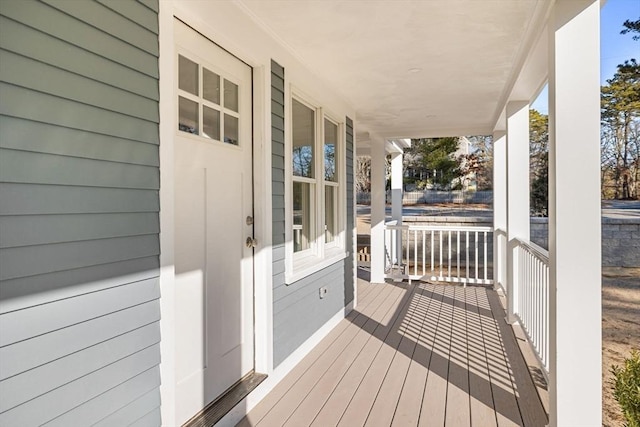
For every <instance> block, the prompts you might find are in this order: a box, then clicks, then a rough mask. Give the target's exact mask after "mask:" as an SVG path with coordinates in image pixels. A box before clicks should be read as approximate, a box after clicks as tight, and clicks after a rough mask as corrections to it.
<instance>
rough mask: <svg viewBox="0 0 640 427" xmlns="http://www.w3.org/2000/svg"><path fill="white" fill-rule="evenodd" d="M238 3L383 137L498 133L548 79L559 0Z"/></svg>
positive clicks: (362, 126) (363, 127) (360, 125)
mask: <svg viewBox="0 0 640 427" xmlns="http://www.w3.org/2000/svg"><path fill="white" fill-rule="evenodd" d="M237 4H238V5H239V6H240V7H241V8H243V9H244V10H245V11H247V12H248V14H249V15H250V16H251V17H252V19H254V21H256V22H258V23H259V25H260V26H261V27H262V28H264V29H266V30H267V31H268V32H269V33H270V34H271V35H272V36H273V37H274V38H275V39H276V40H278V41H279V42H280V43H281V44H282V45H283V46H286V47H287V48H288V50H290V51H291V52H292V53H293V54H294V55H295V56H296V57H297V58H298V59H299V60H300V61H301V62H302V63H303V64H304V65H305V66H306V67H307V68H308V69H309V70H311V71H310V72H313V73H314V74H316V76H318V77H319V78H320V79H321V80H322V81H324V82H325V83H326V84H327V85H328V86H330V87H333V88H335V90H336V91H337V92H339V93H341V94H342V95H343V96H344V98H345V99H346V101H347V102H348V103H350V104H351V106H352V107H353V108H354V109H355V110H356V112H357V116H356V122H357V129H358V131H359V132H360V133H361V134H363V133H365V132H370V133H372V134H376V135H379V136H380V137H381V138H383V139H385V140H390V139H401V138H417V137H434V136H454V135H455V136H458V135H473V134H476V135H477V134H490V133H492V132H493V131H494V130H495V129H497V128H499V126H497V125H496V124H499V123H500V122H501V121H500V117H501V115H502V114H503V109H504V106H505V104H506V103H507V102H508V101H509V100H512V99H517V100H526V101H532V100H533V99H535V96H536V95H537V94H538V93H539V91H540V89H541V88H542V86H543V85H544V82H545V80H546V70H547V67H546V63H547V53H546V52H547V51H546V49H547V47H546V30H545V25H546V21H547V19H548V16H549V13H550V10H551V6H552V4H553V0H518V1H513V0H483V1H478V0H441V1H436V0H433V1H404V0H400V1H391V0H380V1H368V2H364V1H340V0H324V1H312V0H237ZM359 148H360V145H359Z"/></svg>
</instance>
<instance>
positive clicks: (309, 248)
mask: <svg viewBox="0 0 640 427" xmlns="http://www.w3.org/2000/svg"><path fill="white" fill-rule="evenodd" d="M343 130H344V125H343V124H342V123H339V122H338V121H336V120H334V119H333V118H331V117H330V116H329V115H327V114H325V113H324V112H323V110H322V108H320V107H318V106H314V105H313V104H311V103H308V102H306V101H304V100H303V99H302V98H298V97H295V96H294V97H293V98H292V101H291V142H290V149H289V150H290V151H289V155H290V157H289V162H290V165H291V169H290V174H291V175H290V176H291V186H290V195H289V197H288V198H289V202H290V205H291V210H290V215H289V220H288V227H289V236H290V250H289V255H290V257H291V262H289V263H288V276H289V280H288V282H292V281H294V280H297V279H299V278H301V277H304V275H307V274H311V273H313V271H317V270H319V269H321V268H324V267H325V266H327V265H328V264H330V263H332V262H336V261H337V260H338V259H340V258H344V256H345V250H344V224H345V219H344V218H343V216H344V215H343V212H342V211H343V210H344V202H343V199H344V195H342V192H343V187H344V184H343V183H344V177H343V170H342V169H343V168H342V164H343V159H342V156H343V153H342V150H343V147H344V144H343V142H342V140H343V136H342V133H343Z"/></svg>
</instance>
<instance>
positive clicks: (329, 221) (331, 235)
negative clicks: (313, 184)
mask: <svg viewBox="0 0 640 427" xmlns="http://www.w3.org/2000/svg"><path fill="white" fill-rule="evenodd" d="M337 189H338V188H337V187H334V186H332V185H327V186H325V187H324V239H325V240H324V241H325V242H326V243H329V242H333V241H334V240H335V239H336V233H337V231H338V230H337V227H336V195H337V191H336V190H337Z"/></svg>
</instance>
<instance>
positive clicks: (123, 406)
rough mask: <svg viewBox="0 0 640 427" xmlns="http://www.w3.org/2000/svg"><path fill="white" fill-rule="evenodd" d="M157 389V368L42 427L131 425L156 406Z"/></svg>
mask: <svg viewBox="0 0 640 427" xmlns="http://www.w3.org/2000/svg"><path fill="white" fill-rule="evenodd" d="M159 386H160V373H159V372H158V368H157V367H154V368H151V369H149V370H147V371H144V372H143V373H141V374H139V375H137V376H135V377H133V378H131V379H130V380H128V381H126V382H124V383H122V384H120V385H117V386H116V387H114V388H112V389H110V390H107V391H106V392H104V393H103V394H101V395H99V396H97V397H95V398H93V399H91V400H89V401H87V402H85V403H84V404H82V405H80V406H79V407H77V408H75V409H74V410H73V411H70V412H67V413H65V414H62V415H60V416H59V417H56V418H54V419H53V420H51V421H49V422H48V423H46V424H44V425H45V426H47V427H67V426H75V425H95V426H104V427H114V426H128V425H131V424H133V423H134V422H135V421H137V420H139V419H140V418H142V417H144V416H145V415H146V414H148V413H149V411H153V410H154V409H156V408H158V407H159V406H160V391H159V390H158V387H159ZM141 414H144V415H141ZM159 425H160V422H159V421H158V422H157V423H155V426H159Z"/></svg>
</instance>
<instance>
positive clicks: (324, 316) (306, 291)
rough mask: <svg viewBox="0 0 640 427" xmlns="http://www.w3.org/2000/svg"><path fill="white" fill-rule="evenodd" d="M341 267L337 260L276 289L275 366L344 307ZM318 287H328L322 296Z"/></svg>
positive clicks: (274, 317)
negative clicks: (321, 296) (322, 296)
mask: <svg viewBox="0 0 640 427" xmlns="http://www.w3.org/2000/svg"><path fill="white" fill-rule="evenodd" d="M344 268H345V264H344V262H343V261H340V262H338V263H336V264H334V265H332V266H330V267H327V269H325V270H321V271H319V272H317V273H314V274H312V275H310V276H307V277H305V278H304V279H302V280H300V281H299V282H295V283H292V284H290V285H288V286H281V287H279V288H278V291H279V292H277V296H278V300H276V295H274V312H273V341H274V355H273V359H274V365H275V366H277V365H279V364H280V363H282V362H283V361H284V360H285V359H286V358H287V357H288V356H289V355H291V353H293V352H294V351H295V350H296V349H297V348H298V347H300V345H301V344H302V343H304V342H305V341H306V340H307V339H308V338H309V337H311V335H313V334H314V333H315V332H316V331H317V330H318V329H319V328H320V327H322V325H324V324H325V323H326V322H327V321H329V320H330V319H331V317H333V316H334V315H335V314H336V313H337V312H338V311H339V310H340V309H341V308H343V307H344V289H345V288H344ZM320 287H326V288H327V294H326V295H325V297H324V298H322V299H320V296H319V289H320ZM275 293H276V290H274V294H275Z"/></svg>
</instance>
